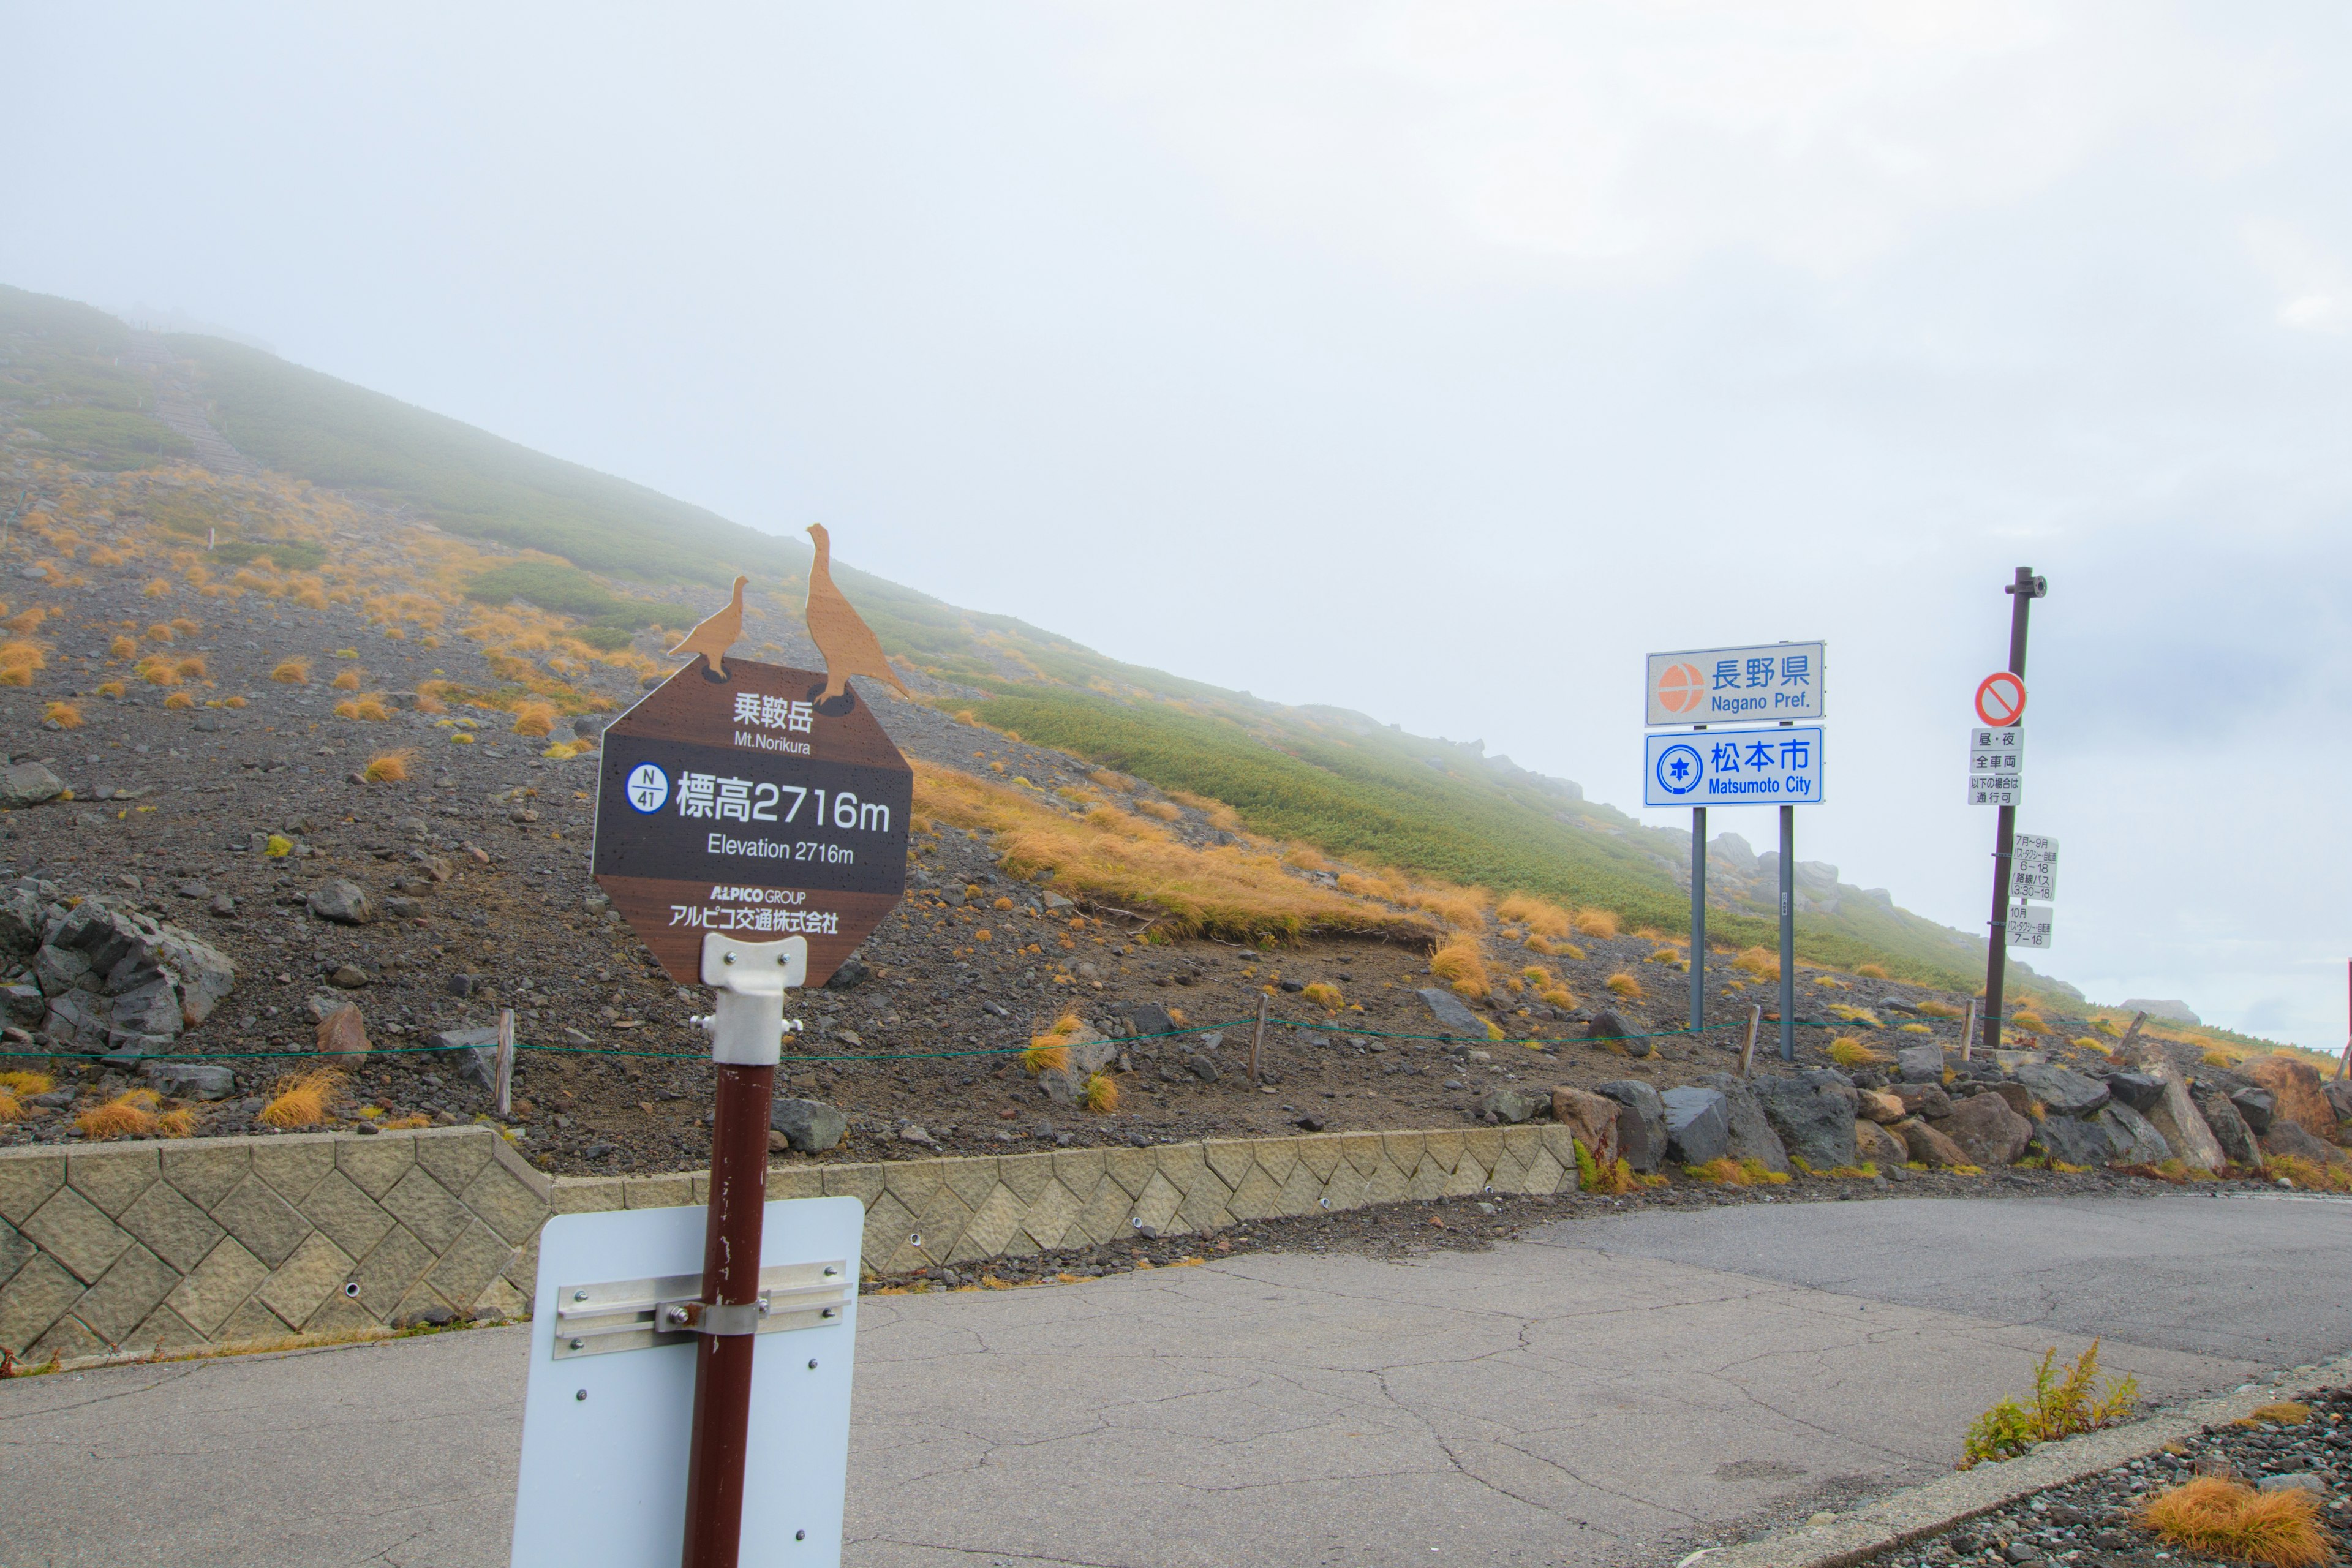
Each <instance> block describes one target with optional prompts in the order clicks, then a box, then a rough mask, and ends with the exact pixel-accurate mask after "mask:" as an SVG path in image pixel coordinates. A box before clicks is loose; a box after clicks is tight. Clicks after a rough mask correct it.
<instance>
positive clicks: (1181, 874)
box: [914, 762, 1437, 942]
mask: <svg viewBox="0 0 2352 1568" xmlns="http://www.w3.org/2000/svg"><path fill="white" fill-rule="evenodd" d="M914 770H915V801H916V805H917V806H918V807H919V809H920V810H921V811H922V813H923V814H924V815H925V816H928V817H930V818H932V819H934V820H935V821H940V822H946V823H951V824H953V825H954V826H959V827H967V828H984V829H986V830H988V831H989V832H991V833H993V834H994V835H996V843H997V847H999V848H1000V849H1002V850H1003V852H1004V862H1003V863H1004V868H1005V869H1006V870H1007V871H1008V872H1010V873H1011V874H1013V876H1016V877H1032V876H1034V875H1035V874H1036V873H1037V872H1039V871H1047V870H1050V871H1052V872H1053V873H1054V887H1055V889H1056V890H1057V891H1059V892H1061V893H1063V894H1064V896H1066V897H1068V898H1072V899H1076V900H1080V901H1081V902H1084V901H1087V900H1095V901H1099V902H1103V903H1108V904H1111V905H1115V906H1118V907H1119V908H1124V909H1130V910H1133V909H1150V910H1157V911H1158V912H1159V914H1160V922H1159V925H1158V926H1156V927H1155V928H1154V929H1155V930H1160V929H1167V930H1170V931H1172V932H1174V933H1175V934H1181V935H1211V936H1219V937H1223V938H1225V939H1226V940H1229V941H1243V942H1286V941H1296V940H1297V939H1298V938H1299V937H1302V936H1304V935H1306V934H1307V932H1309V931H1342V932H1352V933H1357V934H1362V935H1371V936H1381V937H1387V938H1391V939H1394V940H1400V941H1408V942H1428V941H1431V940H1433V938H1434V937H1435V936H1436V934H1437V933H1436V932H1435V931H1433V929H1432V928H1431V927H1430V925H1429V922H1427V921H1423V920H1421V919H1419V918H1417V917H1415V916H1413V915H1411V914H1407V913H1402V912H1399V911H1397V910H1390V909H1385V908H1382V907H1381V906H1379V905H1377V904H1374V903H1371V902H1369V901H1367V900H1362V899H1357V898H1350V897H1349V896H1348V895H1346V894H1344V893H1341V892H1339V891H1336V890H1334V889H1328V888H1322V887H1317V886H1315V885H1313V884H1311V883H1305V882H1301V881H1300V880H1299V879H1297V878H1296V877H1293V876H1291V875H1289V874H1288V873H1287V872H1286V871H1285V870H1284V869H1283V866H1282V862H1281V860H1280V859H1279V858H1276V857H1275V856H1273V855H1271V854H1268V853H1266V852H1265V851H1264V850H1262V849H1256V848H1253V847H1250V846H1248V845H1224V846H1221V847H1212V848H1194V847H1192V846H1190V845H1187V844H1184V843H1181V841H1179V840H1177V839H1176V838H1174V837H1171V835H1169V834H1168V833H1167V832H1166V831H1165V830H1164V829H1162V828H1160V826H1157V825H1156V824H1153V823H1150V822H1147V821H1144V820H1142V819H1139V818H1138V817H1136V816H1130V815H1129V814H1128V813H1126V812H1123V811H1118V810H1116V809H1113V808H1111V807H1109V806H1097V807H1095V808H1094V809H1092V810H1090V811H1087V812H1086V813H1084V814H1083V815H1075V814H1073V813H1070V812H1066V811H1065V810H1063V809H1062V808H1061V807H1059V806H1056V805H1048V804H1046V801H1047V800H1048V799H1050V798H1051V797H1040V796H1036V795H1029V794H1025V793H1024V792H1022V791H1020V790H1018V789H1014V788H1010V787H1007V786H1004V785H1000V784H988V783H986V782H984V781H982V780H980V779H977V778H974V777H972V776H971V774H969V773H958V772H955V771H954V770H951V769H948V768H941V767H937V766H934V765H932V764H930V763H922V762H917V763H914Z"/></svg>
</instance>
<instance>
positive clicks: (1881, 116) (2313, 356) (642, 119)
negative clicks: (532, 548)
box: [0, 0, 2352, 1049]
mask: <svg viewBox="0 0 2352 1568" xmlns="http://www.w3.org/2000/svg"><path fill="white" fill-rule="evenodd" d="M662 10H663V14H662V15H661V16H658V17H657V18H652V19H649V18H648V17H647V16H646V15H645V14H644V12H643V10H642V8H634V7H632V8H621V7H591V6H581V5H565V6H548V7H543V8H530V7H525V6H520V5H509V6H499V7H495V8H489V7H481V6H458V7H435V6H432V5H408V6H404V7H400V8H397V9H396V10H394V11H391V12H384V11H377V12H373V13H367V14H362V13H358V12H352V13H348V14H346V13H345V12H344V11H343V10H342V9H341V8H334V7H320V6H290V5H289V6H286V7H282V8H277V9H267V8H250V7H240V6H236V5H215V6H206V7H203V8H201V9H200V10H191V9H189V8H186V7H153V8H149V9H144V10H142V9H139V8H136V7H124V6H115V7H103V8H101V7H92V6H51V7H38V8H37V7H34V6H30V5H17V6H13V7H10V8H9V9H8V10H7V11H6V13H5V16H0V40H5V53H6V55H7V57H8V58H10V59H11V60H12V63H13V68H12V69H11V71H10V72H9V78H10V80H9V90H8V92H7V93H6V94H5V96H0V136H5V142H6V144H7V145H8V146H9V147H10V148H11V149H12V154H11V157H10V159H9V164H8V170H7V174H6V175H5V183H0V193H5V196H0V281H5V282H9V283H14V284H16V285H18V286H21V287H26V288H31V289H40V290H43V291H46V292H50V293H57V294H63V295H67V296H70V297H73V298H77V299H82V300H89V301H91V302H93V303H96V304H100V305H103V306H106V307H107V308H110V309H113V310H119V311H125V312H131V311H134V310H142V309H143V310H145V311H147V312H149V313H150V314H157V313H162V312H167V311H168V312H173V313H174V314H176V315H177V316H178V317H179V318H181V319H184V320H187V321H200V322H204V323H207V324H209V325H211V326H213V327H215V328H223V329H228V330H231V331H236V332H237V333H240V334H244V335H247V336H248V337H251V338H254V339H258V340H260V341H263V342H267V343H268V344H270V345H271V346H273V347H274V348H276V349H277V350H278V352H279V353H284V354H285V355H287V356H288V357H289V358H291V359H294V360H296V361H299V362H300V363H304V364H308V365H312V366H316V367H318V368H320V369H322V370H325V371H328V372H331V373H332V374H336V375H340V376H343V377H345V378H348V379H350V380H352V381H355V382H359V383H361V384H365V385H368V386H373V387H376V388H379V389H381V390H383V391H385V392H389V393H392V394H394V395H397V396H400V397H403V398H406V399H408V400H410V401H413V402H415V403H418V404H421V405H425V406H427V407H430V408H434V409H437V410H440V411H442V412H445V413H447V414H451V415H455V416H458V417H461V418H464V419H467V420H471V421H475V422H477V423H478V424H481V425H484V426H488V427H489V428H491V429H493V430H496V431H498V432H499V433H500V434H503V435H506V436H509V437H513V438H515V439H517V440H520V441H523V442H526V443H529V444H530V445H532V446H535V447H541V448H543V449H545V450H548V451H550V452H554V453H557V454H560V455H562V456H564V457H568V458H575V459H577V460H579V461H582V462H584V463H588V464H592V465H593V466H595V467H597V468H604V469H606V470H609V471H611V472H614V473H617V474H622V475H625V476H627V477H629V478H631V479H637V480H640V481H643V482H645V483H646V484H649V485H652V486H655V487H656V488H658V489H664V490H667V491H669V492H671V493H674V494H677V495H679V496H682V497H685V498H688V499H690V500H696V501H698V502H701V503H703V504H705V505H708V506H709V507H711V508H713V509H715V510H719V511H721V512H724V513H726V514H728V515H730V516H732V517H735V518H738V519H740V520H741V521H745V522H749V523H751V524H754V525H757V526H760V527H764V528H772V529H778V530H785V529H797V528H799V527H800V526H801V525H802V524H803V523H805V522H807V521H813V520H822V521H825V522H826V523H828V524H830V525H831V526H832V528H833V529H834V531H835V542H836V549H837V550H838V551H839V552H841V554H842V555H843V557H844V558H845V559H846V560H849V561H852V562H854V563H856V564H858V565H860V566H864V567H866V568H868V569H870V570H873V571H876V572H879V573H881V574H885V575H887V576H889V577H892V578H895V579H897V580H898V581H901V582H904V583H908V584H912V585H915V586H917V587H920V588H923V589H925V590H928V591H929V592H931V593H934V594H937V595H940V596H942V597H945V598H947V599H950V600H952V601H954V602H956V603H959V604H962V605H971V606H974V607H977V608H983V609H989V610H997V611H1004V612H1009V613H1012V614H1015V615H1019V616H1023V617H1024V618H1026V619H1028V620H1030V621H1032V622H1034V623H1036V624H1037V625H1040V626H1047V627H1051V628H1054V629H1055V630H1057V631H1061V632H1063V633H1066V634H1067V635H1069V636H1072V637H1076V638H1078V639H1079V640H1081V641H1083V642H1086V643H1087V644H1089V645H1091V646H1093V647H1097V648H1100V649H1102V650H1103V651H1105V652H1107V653H1109V654H1112V655H1115V656H1117V657H1118V658H1127V659H1130V660H1133V661H1136V662H1139V663H1142V664H1148V665H1154V666H1158V667H1160V668H1167V669H1170V670H1174V671H1178V672H1181V673H1182V674H1185V675H1188V676H1192V677H1196V678H1199V679H1206V680H1211V681H1215V682H1218V683H1221V684H1224V685H1228V686H1234V687H1239V688H1244V689H1248V690H1251V691H1254V692H1256V693H1257V694H1259V695H1261V696H1266V697H1272V698H1276V699H1279V700H1286V701H1301V702H1306V701H1318V702H1333V703H1339V704H1343V705H1346V706H1349V707H1354V708H1358V709H1361V710H1364V711H1366V712H1369V713H1371V714H1373V715H1375V716H1377V717H1379V718H1381V719H1382V720H1384V721H1398V722H1402V724H1403V725H1405V726H1406V727H1407V728H1408V729H1411V730H1414V731H1421V732H1424V733H1433V734H1442V735H1445V736H1449V737H1452V738H1454V739H1457V740H1462V739H1472V738H1477V739H1483V740H1484V741H1485V742H1486V744H1487V747H1488V749H1489V750H1490V751H1499V752H1508V753H1509V754H1510V755H1511V756H1513V757H1514V758H1516V759H1517V760H1518V761H1519V762H1521V763H1524V764H1526V765H1528V766H1531V767H1536V768H1540V769H1542V770H1544V771H1546V772H1549V773H1558V774H1561V775H1564V776H1567V777H1570V778H1574V779H1577V780H1579V781H1580V782H1581V783H1582V784H1584V785H1585V787H1586V789H1587V791H1588V792H1589V793H1590V794H1591V795H1594V796H1596V797H1598V798H1601V799H1605V800H1609V801H1612V802H1614V803H1617V804H1619V805H1627V806H1631V805H1634V804H1635V803H1636V802H1638V800H1639V798H1640V788H1639V773H1640V759H1641V751H1640V721H1641V707H1640V703H1641V677H1642V658H1643V654H1644V653H1645V652H1647V651H1648V650H1650V649H1653V648H1681V647H1693V646H1698V645H1705V644H1708V643H1716V642H1725V643H1729V642H1742V641H1751V640H1769V639H1774V638H1782V637H1786V638H1812V637H1824V638H1827V639H1828V641H1829V644H1830V668H1831V675H1830V685H1829V690H1830V703H1831V719H1830V731H1831V737H1830V751H1829V757H1830V763H1829V778H1828V799H1827V800H1826V802H1824V803H1823V804H1822V805H1818V806H1814V807H1809V808H1806V809H1804V810H1803V811H1801V814H1800V822H1799V830H1798V831H1799V840H1798V852H1799V855H1800V856H1801V858H1808V859H1812V858H1818V859H1825V860H1830V861H1833V862H1835V863H1836V864H1837V865H1838V866H1839V867H1840V868H1841V870H1842V873H1843V876H1844V878H1845V879H1846V880H1848V881H1851V882H1855V883H1859V884H1862V885H1864V886H1885V887H1888V888H1891V889H1894V891H1895V896H1896V898H1897V900H1898V901H1900V902H1902V903H1903V904H1905V905H1906V907H1909V908H1912V909H1915V910H1919V911H1920V912H1922V913H1925V914H1927V915H1930V916H1932V917H1934V918H1936V919H1938V920H1942V921H1948V922H1949V923H1951V924H1954V925H1958V926H1961V927H1963V928H1965V929H1969V930H1976V931H1981V930H1982V929H1983V921H1984V919H1985V913H1986V904H1987V901H1988V899H1989V879H1990V864H1989V860H1988V854H1989V851H1990V841H1991V837H1992V813H1991V812H1990V810H1989V809H1986V808H1971V807H1969V806H1967V805H1963V804H1962V782H1963V768H1964V761H1965V755H1964V747H1965V742H1966V726H1967V724H1968V721H1969V709H1968V702H1969V694H1970V693H1971V691H1972V690H1973V689H1974V687H1975V684H1976V681H1977V679H1979V677H1980V676H1982V675H1983V674H1984V673H1986V672H1987V671H1989V670H1990V669H1992V668H1996V667H1997V666H1999V665H2000V663H2001V662H2002V660H2003V658H2004V657H2005V654H2006V642H2007V626H2008V606H2009V601H2008V599H2007V598H2006V597H2005V596H2004V595H2002V593H2001V591H2000V589H2001V584H2003V583H2004V582H2006V581H2007V580H2008V578H2009V575H2010V574H2011V570H2012V569H2013V568H2015V567H2016V566H2019V565H2021V564H2024V565H2032V566H2033V567H2034V568H2036V569H2037V570H2039V571H2041V572H2042V573H2044V574H2046V575H2047V576H2048V577H2049V578H2050V582H2051V593H2050V597H2049V598H2048V599H2046V600H2044V601H2042V603H2041V604H2040V605H2037V607H2036V624H2035V628H2034V641H2033V647H2032V662H2031V667H2030V670H2029V675H2030V679H2031V681H2032V708H2031V710H2030V714H2029V726H2028V727H2029V731H2030V735H2031V741H2030V748H2029V762H2030V765H2031V771H2030V779H2031V783H2030V784H2029V787H2028V792H2027V805H2026V806H2025V808H2024V809H2023V811H2022V812H2021V827H2022V828H2023V829H2025V830H2028V831H2035V832H2042V833H2051V834H2055V835H2056V836H2058V837H2059V838H2060V839H2061V841H2062V843H2063V858H2062V863H2061V873H2060V886H2059V893H2060V897H2059V900H2058V906H2057V907H2058V945H2057V946H2056V947H2055V948H2054V949H2053V950H2052V951H2051V952H2049V953H2046V954H2033V955H2029V956H2031V957H2032V958H2033V959H2034V960H2035V962H2036V963H2037V966H2039V967H2042V968H2045V969H2047V970H2049V971H2050V972H2052V973H2057V974H2059V975H2061V976H2063V977H2065V978H2068V979H2071V980H2073V981H2074V982H2075V983H2076V984H2080V985H2082V986H2083V987H2084V989H2085V990H2086V991H2088V992H2090V993H2091V994H2093V995H2094V996H2095V997H2097V998H2101V999H2105V1000H2117V999H2120V998H2122V997H2124V996H2126V995H2155V996H2176V995H2177V996H2183V997H2186V998H2187V999H2188V1000H2189V1002H2190V1004H2191V1005H2193V1006H2195V1007H2197V1008H2198V1009H2199V1011H2200V1013H2202V1014H2203V1015H2204V1016H2205V1017H2206V1018H2207V1019H2209V1020H2210V1021H2215V1022H2221V1023H2226V1024H2230V1025H2232V1026H2239V1027H2243V1028H2247V1029H2252V1030H2256V1031H2260V1032H2264V1033H2269V1034H2273V1035H2276V1036H2282V1037H2290V1038H2294V1039H2296V1040H2299V1041H2302V1042H2303V1043H2305V1044H2308V1045H2312V1046H2315V1047H2324V1048H2330V1049H2333V1048H2335V1047H2339V1046H2341V1045H2342V1043H2343V1041H2344V1039H2345V1035H2346V1022H2345V1007H2346V1003H2345V993H2346V982H2345V968H2344V966H2345V961H2346V958H2347V954H2352V931H2347V921H2346V918H2345V906H2346V900H2345V880H2346V879H2345V871H2346V868H2347V865H2352V826H2347V812H2346V810H2345V809H2344V795H2345V782H2344V781H2345V780H2346V778H2347V774H2348V773H2352V736H2348V735H2347V717H2352V661H2347V637H2346V633H2347V624H2352V570H2347V528H2346V522H2347V495H2352V449H2347V439H2348V438H2352V420H2347V415H2352V407H2347V403H2352V398H2347V393H2352V92H2347V91H2346V89H2345V87H2344V83H2345V82H2346V81H2347V79H2352V69H2347V68H2352V12H2347V11H2346V10H2345V9H2344V8H2343V7H2341V6H2337V5H2265V6H2261V7H2249V6H2243V5H2231V6H2224V5H2202V6H2184V5H2158V4H2129V5H2126V4H2112V5H2097V4H2089V5H2032V4H2005V3H2003V0H1972V3H1969V4H1948V5H1944V4H1937V5H1897V4H1893V3H1887V0H1880V3H1874V4H1835V3H1821V4H1797V5H1777V6H1759V5H1748V4H1728V3H1725V4H1706V3H1685V4H1644V5H1633V4H1591V5H1549V6H1542V5H1506V4H1486V3H1479V0H1446V3H1444V4H1348V5H1340V4H1331V5H1282V4H1269V3H1267V0H1252V3H1250V4H1215V3H1206V4H1195V5H1182V6H1176V5H1158V6H1149V5H1109V4H1103V5H1013V4H1003V5H987V6H973V5H931V6H910V5H889V4H862V5H854V6H814V5H791V6H786V7H775V6H743V7H740V8H739V9H731V10H730V9H721V8H717V7H710V6H700V7H667V8H662ZM486 12H491V13H494V14H489V15H486V14H485V13H486ZM2331 84H2333V85H2331ZM1652 820H1654V821H1657V822H1659V823H1661V824H1662V825H1663V824H1671V823H1674V822H1676V821H1677V820H1681V821H1685V822H1686V820H1687V818H1686V816H1679V814H1673V813H1663V812H1662V813H1657V814H1654V816H1653V817H1652ZM1713 821H1714V826H1717V828H1718V829H1720V828H1726V827H1728V828H1730V829H1733V830H1737V831H1740V832H1743V833H1744V834H1745V835H1746V836H1747V837H1748V838H1749V839H1750V841H1751V842H1753V843H1755V844H1756V845H1757V847H1759V848H1760V847H1766V846H1767V845H1768V844H1769V838H1770V835H1771V834H1772V832H1773V831H1774V828H1773V821H1772V814H1771V813H1770V812H1769V810H1765V809H1749V810H1738V811H1733V810H1723V811H1718V812H1717V813H1716V814H1715V816H1714V819H1713Z"/></svg>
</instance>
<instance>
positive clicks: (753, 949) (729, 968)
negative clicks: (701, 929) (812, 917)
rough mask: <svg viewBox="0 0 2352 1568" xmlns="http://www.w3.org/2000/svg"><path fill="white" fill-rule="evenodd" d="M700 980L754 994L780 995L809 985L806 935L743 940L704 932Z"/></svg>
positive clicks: (716, 932)
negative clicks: (769, 939) (766, 940)
mask: <svg viewBox="0 0 2352 1568" xmlns="http://www.w3.org/2000/svg"><path fill="white" fill-rule="evenodd" d="M763 961H764V962H763ZM702 983H703V984H705V985H713V986H717V987H719V989H720V990H724V991H740V992H743V993H745V994H756V995H771V996H773V995H782V994H783V993H784V992H786V991H790V990H795V989H797V988H798V987H800V986H803V985H805V984H808V938H806V937H804V936H788V937H783V938H782V939H780V940H778V941H774V942H745V941H743V940H741V939H740V938H738V937H733V936H728V935H723V934H721V933H720V932H718V931H709V932H707V933H705V934H704V936H703V939H702Z"/></svg>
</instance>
